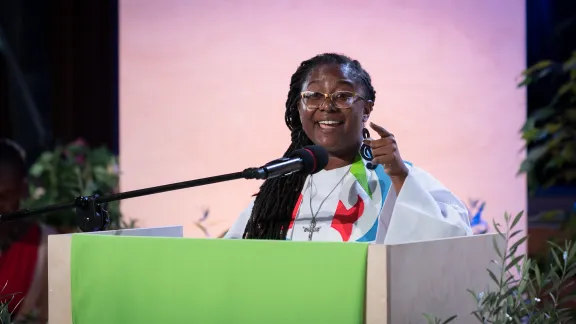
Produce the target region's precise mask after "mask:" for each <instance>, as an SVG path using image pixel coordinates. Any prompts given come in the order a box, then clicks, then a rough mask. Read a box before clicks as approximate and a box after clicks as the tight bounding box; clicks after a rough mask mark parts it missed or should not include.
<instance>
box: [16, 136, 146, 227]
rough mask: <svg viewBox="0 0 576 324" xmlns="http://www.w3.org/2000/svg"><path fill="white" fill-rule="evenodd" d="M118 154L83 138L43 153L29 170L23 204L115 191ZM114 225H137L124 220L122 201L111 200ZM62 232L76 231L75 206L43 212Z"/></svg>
mask: <svg viewBox="0 0 576 324" xmlns="http://www.w3.org/2000/svg"><path fill="white" fill-rule="evenodd" d="M117 160H118V159H117V157H116V156H115V155H114V154H112V153H111V152H110V151H109V150H108V149H106V148H105V147H100V148H91V147H89V146H88V145H86V143H85V142H84V141H83V140H76V141H74V142H72V143H69V144H67V145H58V146H56V147H55V148H54V149H53V150H51V151H46V152H44V153H42V154H41V155H40V157H39V158H38V159H37V160H36V162H35V163H34V164H33V165H32V166H31V168H30V171H29V179H28V180H29V196H28V198H27V199H25V200H24V201H23V207H25V208H29V209H33V208H38V207H42V206H47V205H53V204H62V203H69V202H72V201H73V200H74V199H75V198H76V197H78V196H91V195H94V194H100V195H103V194H109V193H113V192H115V191H116V190H117V188H118V183H119V170H118V161H117ZM107 207H108V211H109V214H110V220H111V226H110V228H111V229H118V228H126V227H134V226H135V223H134V221H130V222H124V221H123V219H122V214H121V213H120V208H119V202H111V203H109V204H108V206H107ZM44 217H45V219H44V221H45V222H46V223H47V224H48V225H50V226H52V227H54V228H56V229H57V230H58V231H59V232H61V233H69V232H75V231H77V226H76V220H75V214H74V210H72V209H70V210H63V211H58V212H54V213H50V214H47V215H45V216H44Z"/></svg>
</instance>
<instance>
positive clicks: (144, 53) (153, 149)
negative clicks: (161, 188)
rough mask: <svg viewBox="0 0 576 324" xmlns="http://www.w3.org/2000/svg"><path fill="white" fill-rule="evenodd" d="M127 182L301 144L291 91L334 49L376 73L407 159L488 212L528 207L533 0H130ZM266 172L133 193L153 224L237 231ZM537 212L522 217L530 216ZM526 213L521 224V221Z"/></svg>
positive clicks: (125, 20)
mask: <svg viewBox="0 0 576 324" xmlns="http://www.w3.org/2000/svg"><path fill="white" fill-rule="evenodd" d="M120 4H121V8H120V14H121V15H120V23H121V24H120V26H121V27H120V93H121V98H120V149H121V156H120V160H121V171H122V177H121V189H122V190H132V189H138V188H143V187H148V186H154V185H160V184H165V183H170V182H178V181H184V180H190V179H194V178H200V177H207V176H212V175H217V174H222V173H229V172H235V171H241V170H242V169H244V168H246V167H250V166H259V165H261V164H263V163H265V162H268V161H269V160H272V159H275V158H277V157H280V156H281V155H282V153H283V152H284V151H285V149H286V148H287V146H288V144H289V139H290V134H289V131H288V129H287V128H286V126H285V125H284V110H285V108H284V102H285V100H286V95H287V92H288V88H289V82H290V76H291V75H292V73H293V72H294V71H295V69H296V68H297V67H298V65H299V63H300V62H301V61H303V60H305V59H308V58H310V57H312V56H314V55H315V54H318V53H322V52H340V53H344V54H347V55H350V56H352V57H353V58H356V59H358V60H359V61H360V62H361V63H362V64H363V65H364V67H365V68H366V69H367V70H368V72H369V73H370V74H371V75H372V78H373V83H374V87H375V88H376V91H377V99H376V104H375V107H374V113H373V115H372V117H371V120H372V121H374V122H376V123H378V124H381V125H383V126H385V127H386V128H387V129H389V130H390V131H391V132H393V133H394V134H395V136H396V139H397V141H398V144H399V147H400V151H401V153H402V157H403V158H404V159H406V160H409V161H411V162H413V163H414V164H416V165H418V166H420V167H422V168H424V169H426V170H428V171H429V172H431V173H432V174H434V175H435V176H436V177H437V178H438V179H440V180H441V181H442V182H443V183H444V184H445V185H446V186H447V187H449V188H450V189H451V190H453V191H454V192H455V193H456V194H458V195H459V196H460V197H461V198H462V199H463V200H466V201H468V199H479V200H481V201H485V202H486V208H485V210H484V213H483V216H484V218H485V219H486V220H488V221H490V220H491V219H492V218H499V219H501V218H502V215H503V213H504V212H505V211H510V212H514V213H515V212H518V211H520V210H523V209H525V208H526V193H525V192H526V190H525V180H524V178H522V177H517V176H516V171H517V170H518V166H519V165H520V162H521V159H522V156H523V154H524V152H523V151H522V142H521V140H520V135H519V133H518V131H519V129H520V127H521V125H522V122H523V120H524V119H525V108H524V107H525V99H524V92H523V91H521V90H518V89H517V88H516V82H517V79H518V76H519V74H520V72H521V71H522V69H523V68H524V66H525V58H524V56H525V55H524V53H525V49H524V41H525V37H524V35H525V31H524V28H525V21H524V1H523V0H509V1H502V0H482V1H471V0H466V1H462V0H434V1H430V0H380V1H341V0H339V1H335V0H330V1H328V0H324V1H313V0H290V1H269V0H252V1H250V0H236V1H224V0H210V1H199V0H121V1H120ZM259 185H260V182H259V181H248V180H238V181H235V182H229V183H222V184H218V185H212V186H207V187H202V188H194V189H187V190H181V191H177V192H170V193H165V194H160V195H155V196H149V197H144V198H137V199H132V200H127V201H124V202H123V203H122V209H123V211H124V213H125V215H126V216H127V217H129V218H136V219H138V221H139V225H140V226H163V225H169V224H183V225H185V228H186V231H185V234H186V235H187V236H196V237H202V236H204V235H205V234H204V233H203V232H202V230H201V229H200V228H199V227H197V226H195V222H197V221H199V219H200V218H201V217H202V216H203V214H204V211H205V209H208V210H209V214H208V218H207V219H206V220H205V221H204V222H202V223H201V225H202V226H204V227H206V228H208V231H209V233H210V235H212V236H214V235H219V234H221V232H223V231H225V230H226V229H227V228H228V227H229V226H230V225H231V224H232V222H233V221H234V219H235V218H236V217H237V216H238V214H239V213H240V212H241V210H242V209H243V208H244V207H245V206H246V205H247V204H248V202H249V200H250V199H251V195H252V194H253V193H255V192H256V191H257V189H258V187H259ZM522 224H525V222H522ZM522 226H524V225H522Z"/></svg>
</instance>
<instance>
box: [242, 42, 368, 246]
mask: <svg viewBox="0 0 576 324" xmlns="http://www.w3.org/2000/svg"><path fill="white" fill-rule="evenodd" d="M322 65H341V66H343V67H345V68H347V69H349V70H348V71H349V72H350V73H352V77H353V78H354V79H357V80H358V81H359V82H360V83H361V84H362V86H363V87H364V89H363V90H364V91H365V93H364V96H365V97H366V99H368V100H372V102H374V101H375V99H376V91H374V88H373V87H372V80H371V79H370V75H369V74H368V72H366V71H365V70H364V69H363V68H362V66H361V65H360V62H358V61H356V60H352V59H351V58H349V57H347V56H344V55H340V54H334V53H326V54H320V55H317V56H315V57H313V58H311V59H309V60H306V61H304V62H302V63H301V64H300V66H299V67H298V69H297V70H296V72H295V73H294V74H293V75H292V78H291V80H290V90H289V91H288V98H287V99H286V113H285V115H284V118H285V121H286V126H288V129H289V130H290V131H291V139H292V140H291V144H290V146H289V147H288V149H287V150H286V153H284V156H285V157H287V156H288V155H289V154H290V153H291V152H293V151H294V150H297V149H300V148H302V147H304V146H307V145H312V144H313V143H312V141H311V140H310V138H308V136H307V135H306V133H304V130H303V129H302V123H301V122H300V115H299V112H298V102H299V100H300V92H301V91H302V87H303V85H304V83H305V82H306V79H307V78H308V76H309V74H310V72H311V71H312V70H313V69H314V68H316V67H318V66H322ZM306 177H307V176H306V175H301V174H290V175H288V176H284V177H277V178H272V179H267V180H266V181H264V183H263V184H262V186H261V187H260V191H259V192H258V193H257V194H256V199H255V201H254V207H253V208H252V215H251V216H250V219H249V220H248V223H247V225H246V229H245V230H244V238H245V239H268V240H284V239H286V233H287V231H288V227H289V225H290V221H291V220H292V213H293V210H294V208H295V205H296V203H297V201H298V197H299V196H300V193H301V191H302V188H303V187H304V182H305V181H306Z"/></svg>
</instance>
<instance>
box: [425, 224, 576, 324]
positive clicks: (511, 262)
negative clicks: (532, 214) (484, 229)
mask: <svg viewBox="0 0 576 324" xmlns="http://www.w3.org/2000/svg"><path fill="white" fill-rule="evenodd" d="M522 214H523V213H518V214H517V215H516V216H515V217H512V216H511V215H509V214H505V215H504V220H505V223H506V226H505V229H504V231H503V230H502V229H501V226H500V224H497V223H496V222H495V221H494V222H493V223H494V228H495V229H496V231H497V233H498V236H497V237H496V238H495V240H494V250H495V251H496V254H497V256H498V259H497V260H492V263H494V264H495V265H496V268H497V269H498V271H493V270H491V269H487V272H488V276H489V277H490V280H491V281H492V282H493V284H494V287H495V289H492V290H486V291H481V292H474V291H471V290H469V292H470V293H471V294H472V296H473V298H474V299H475V301H476V305H477V308H476V310H474V311H472V312H471V314H472V315H473V316H474V317H475V318H476V319H477V320H478V322H480V323H494V324H506V323H522V324H524V323H527V324H531V323H538V324H564V323H571V322H573V321H574V317H573V315H572V314H571V313H570V309H568V308H567V306H566V305H567V303H569V302H570V301H573V300H576V290H574V287H573V285H574V281H573V277H574V276H575V275H576V244H573V243H571V242H569V241H568V242H565V244H564V246H563V247H561V246H560V245H557V244H555V243H552V242H549V244H550V248H551V252H552V255H553V262H552V263H551V264H550V266H549V269H548V270H546V271H544V272H542V271H541V269H540V267H539V266H538V264H537V262H535V261H533V260H531V259H530V258H528V257H527V256H526V255H517V250H518V248H519V247H520V245H521V244H523V243H524V242H525V241H526V239H527V236H524V237H520V238H518V239H517V240H516V241H515V242H514V243H512V241H513V239H514V238H515V237H518V235H520V233H522V230H516V229H515V228H516V226H517V225H518V222H519V221H520V219H521V217H522ZM502 241H503V242H504V244H502V243H501V242H502ZM514 271H516V272H514ZM425 317H426V319H427V320H428V323H430V324H440V323H441V324H444V323H450V322H452V321H454V320H455V319H456V317H455V316H452V317H450V318H448V319H447V320H444V321H443V320H440V319H438V318H435V317H432V316H430V315H425Z"/></svg>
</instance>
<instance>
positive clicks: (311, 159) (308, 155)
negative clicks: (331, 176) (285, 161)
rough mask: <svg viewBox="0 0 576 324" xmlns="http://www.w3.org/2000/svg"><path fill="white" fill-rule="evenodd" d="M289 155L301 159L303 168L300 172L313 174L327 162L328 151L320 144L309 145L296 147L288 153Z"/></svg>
mask: <svg viewBox="0 0 576 324" xmlns="http://www.w3.org/2000/svg"><path fill="white" fill-rule="evenodd" d="M290 157H299V158H301V159H302V164H303V165H304V168H303V169H302V171H300V172H298V173H300V174H314V173H317V172H319V171H320V170H323V169H324V168H325V167H326V165H327V164H328V152H327V151H326V149H324V148H323V147H322V146H320V145H310V146H305V147H304V148H301V149H298V150H296V151H294V152H292V153H291V154H290Z"/></svg>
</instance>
